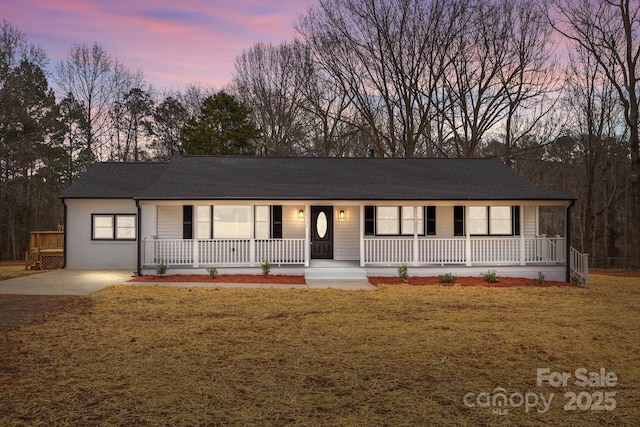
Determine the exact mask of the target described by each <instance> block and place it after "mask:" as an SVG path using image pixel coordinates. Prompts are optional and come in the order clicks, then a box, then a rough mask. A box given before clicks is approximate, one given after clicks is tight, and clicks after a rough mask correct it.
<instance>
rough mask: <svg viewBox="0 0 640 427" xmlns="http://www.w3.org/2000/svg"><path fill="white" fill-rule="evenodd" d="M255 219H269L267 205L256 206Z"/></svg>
mask: <svg viewBox="0 0 640 427" xmlns="http://www.w3.org/2000/svg"><path fill="white" fill-rule="evenodd" d="M256 221H260V222H262V221H269V206H256Z"/></svg>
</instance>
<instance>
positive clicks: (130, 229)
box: [116, 215, 136, 240]
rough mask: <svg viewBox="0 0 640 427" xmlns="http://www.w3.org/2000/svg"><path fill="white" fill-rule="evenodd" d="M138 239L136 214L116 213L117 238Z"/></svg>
mask: <svg viewBox="0 0 640 427" xmlns="http://www.w3.org/2000/svg"><path fill="white" fill-rule="evenodd" d="M135 239H136V216H135V215H116V240H135Z"/></svg>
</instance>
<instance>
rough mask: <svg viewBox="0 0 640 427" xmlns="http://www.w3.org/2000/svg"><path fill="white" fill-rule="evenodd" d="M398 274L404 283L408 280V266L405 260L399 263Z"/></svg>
mask: <svg viewBox="0 0 640 427" xmlns="http://www.w3.org/2000/svg"><path fill="white" fill-rule="evenodd" d="M398 276H400V278H401V279H402V281H403V282H404V283H407V282H409V266H408V265H407V263H406V262H404V263H402V264H400V267H398Z"/></svg>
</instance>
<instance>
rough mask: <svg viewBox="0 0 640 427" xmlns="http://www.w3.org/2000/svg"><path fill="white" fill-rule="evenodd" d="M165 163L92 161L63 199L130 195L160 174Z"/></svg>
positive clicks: (123, 196) (140, 190) (63, 194)
mask: <svg viewBox="0 0 640 427" xmlns="http://www.w3.org/2000/svg"><path fill="white" fill-rule="evenodd" d="M166 166H167V164H166V163H94V164H93V165H91V166H90V167H89V168H88V169H87V171H86V172H85V173H83V174H82V175H81V176H80V178H79V179H78V180H76V181H75V182H74V183H73V184H72V185H71V186H70V187H69V188H67V189H66V190H65V191H64V192H63V193H62V196H60V197H61V198H63V199H74V198H78V199H84V198H91V199H94V198H99V199H132V198H134V197H135V196H136V195H138V194H140V192H142V191H143V190H144V189H145V188H147V187H148V186H149V185H151V183H153V182H154V181H155V180H157V179H158V178H159V177H160V174H161V173H162V172H163V171H164V170H165V169H166Z"/></svg>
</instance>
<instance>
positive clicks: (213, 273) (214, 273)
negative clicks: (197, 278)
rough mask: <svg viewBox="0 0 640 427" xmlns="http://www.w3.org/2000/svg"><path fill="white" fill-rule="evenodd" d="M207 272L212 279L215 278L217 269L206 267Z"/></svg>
mask: <svg viewBox="0 0 640 427" xmlns="http://www.w3.org/2000/svg"><path fill="white" fill-rule="evenodd" d="M207 272H208V273H209V276H211V278H212V279H215V278H216V276H217V275H218V269H217V268H215V267H210V268H207Z"/></svg>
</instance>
